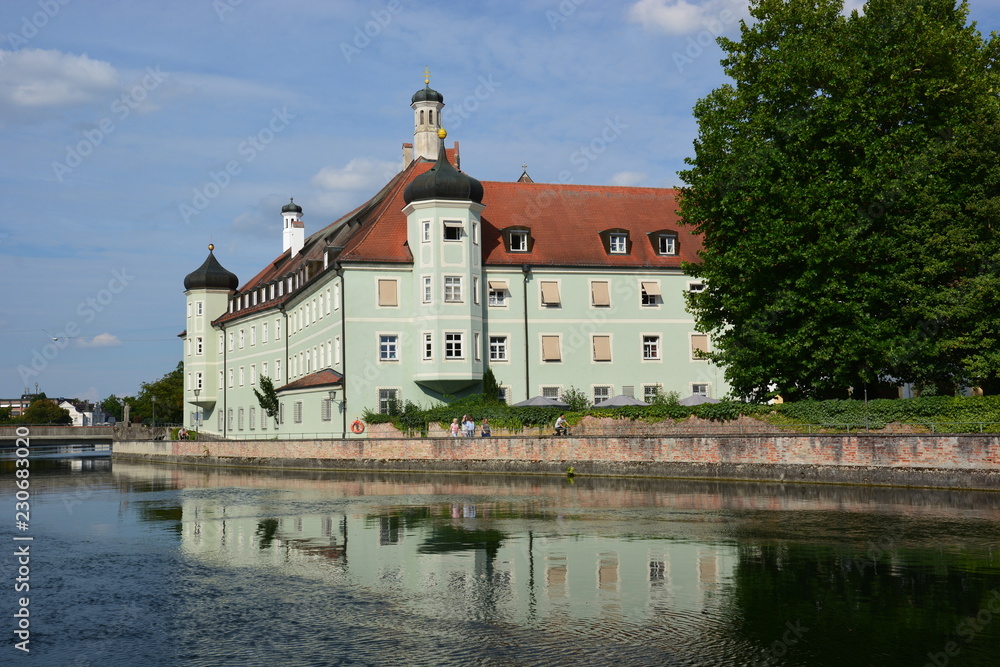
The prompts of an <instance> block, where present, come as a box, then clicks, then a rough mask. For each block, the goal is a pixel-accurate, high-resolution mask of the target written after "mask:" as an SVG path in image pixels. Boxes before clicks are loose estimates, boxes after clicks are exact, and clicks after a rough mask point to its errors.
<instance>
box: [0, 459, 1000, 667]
mask: <svg viewBox="0 0 1000 667" xmlns="http://www.w3.org/2000/svg"><path fill="white" fill-rule="evenodd" d="M0 470H2V478H0V489H2V492H3V497H4V498H6V499H7V502H8V503H9V509H10V510H11V511H10V512H8V514H9V515H10V516H8V519H7V523H8V525H10V526H11V527H10V528H7V529H6V532H7V534H8V535H11V534H12V533H13V532H14V531H13V528H12V525H13V503H14V491H15V489H14V486H13V481H14V475H13V468H12V467H11V465H10V464H9V462H2V463H0ZM31 472H32V477H31V479H32V492H33V494H34V495H33V497H32V516H31V519H32V522H31V529H30V534H31V535H32V536H33V537H34V541H33V542H32V543H31V582H30V585H31V591H30V599H31V603H30V611H31V643H30V647H31V653H30V655H29V656H24V655H23V654H22V653H21V652H20V651H17V650H16V649H14V647H13V641H14V640H10V641H9V642H8V643H7V645H5V646H4V647H3V653H4V655H3V656H2V657H0V664H3V665H13V664H33V665H57V666H60V667H62V666H69V667H86V666H91V665H93V666H97V665H127V666H135V665H140V666H145V665H332V664H358V665H470V664H471V665H494V664H495V665H551V664H573V665H609V664H624V665H765V664H767V665H838V666H840V665H890V666H895V665H912V666H915V667H921V666H923V665H927V664H931V665H937V666H938V667H941V666H942V665H955V666H959V665H990V666H995V665H1000V494H987V493H955V492H938V491H916V490H903V489H863V488H846V487H831V486H791V485H744V484H724V483H711V482H703V483H702V482H679V481H668V480H642V481H637V480H611V479H577V480H575V481H570V480H564V479H549V478H536V477H499V476H496V477H494V476H485V475H468V476H466V475H436V476H429V475H427V476H425V475H390V474H335V473H313V474H310V473H300V474H291V473H256V472H240V471H216V470H210V469H200V468H184V467H170V466H160V465H157V466H154V465H139V464H126V463H114V464H113V465H112V463H111V462H110V461H107V460H89V461H83V462H79V461H78V462H70V461H33V462H32V468H31ZM11 536H12V535H11ZM7 539H8V540H10V537H8V538H7ZM8 544H14V543H13V542H12V541H8ZM15 570H16V564H15V562H14V559H13V558H11V557H9V556H8V557H6V558H3V559H0V576H2V577H3V580H4V582H5V583H4V584H3V590H5V591H6V593H5V595H4V599H3V608H4V609H5V610H8V613H6V614H4V616H5V617H6V618H8V621H7V626H8V629H7V630H5V633H6V636H7V637H11V631H12V630H13V628H14V624H13V619H12V618H11V614H12V613H13V611H14V610H15V609H16V598H17V597H18V596H19V595H20V594H15V593H14V592H13V582H14V579H15V577H16V576H17V575H16V571H15ZM991 606H992V609H991Z"/></svg>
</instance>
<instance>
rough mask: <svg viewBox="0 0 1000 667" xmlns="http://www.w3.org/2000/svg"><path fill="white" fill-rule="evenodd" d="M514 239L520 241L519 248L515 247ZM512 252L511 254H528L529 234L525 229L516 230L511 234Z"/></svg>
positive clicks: (518, 242)
mask: <svg viewBox="0 0 1000 667" xmlns="http://www.w3.org/2000/svg"><path fill="white" fill-rule="evenodd" d="M514 239H518V241H517V246H518V247H516V248H515V247H514V246H515V243H514ZM510 251H511V252H528V232H527V231H525V230H523V229H515V230H513V231H511V232H510Z"/></svg>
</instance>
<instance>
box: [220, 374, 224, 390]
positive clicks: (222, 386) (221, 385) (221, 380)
mask: <svg viewBox="0 0 1000 667" xmlns="http://www.w3.org/2000/svg"><path fill="white" fill-rule="evenodd" d="M224 387H225V378H224V375H223V373H222V371H219V389H222V388H224Z"/></svg>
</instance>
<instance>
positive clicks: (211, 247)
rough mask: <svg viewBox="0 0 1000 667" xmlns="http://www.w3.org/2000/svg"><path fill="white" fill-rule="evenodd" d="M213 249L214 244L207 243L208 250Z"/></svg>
mask: <svg viewBox="0 0 1000 667" xmlns="http://www.w3.org/2000/svg"><path fill="white" fill-rule="evenodd" d="M213 250H215V244H214V243H209V244H208V251H209V252H212V251H213Z"/></svg>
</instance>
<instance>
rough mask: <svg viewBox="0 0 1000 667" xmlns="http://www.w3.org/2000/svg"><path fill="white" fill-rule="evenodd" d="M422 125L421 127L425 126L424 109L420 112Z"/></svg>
mask: <svg viewBox="0 0 1000 667" xmlns="http://www.w3.org/2000/svg"><path fill="white" fill-rule="evenodd" d="M420 124H421V125H423V124H424V110H423V109H421V110H420Z"/></svg>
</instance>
